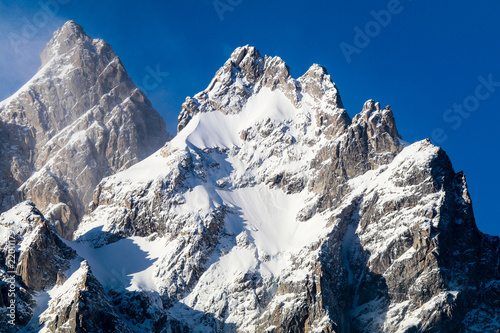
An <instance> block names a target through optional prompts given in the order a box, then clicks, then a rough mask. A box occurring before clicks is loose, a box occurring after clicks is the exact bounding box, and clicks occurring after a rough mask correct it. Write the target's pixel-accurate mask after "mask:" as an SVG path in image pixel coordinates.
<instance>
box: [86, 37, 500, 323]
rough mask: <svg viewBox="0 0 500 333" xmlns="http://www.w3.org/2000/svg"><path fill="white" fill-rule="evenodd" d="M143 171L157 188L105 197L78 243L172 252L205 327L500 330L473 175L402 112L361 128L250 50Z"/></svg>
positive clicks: (165, 261) (228, 67)
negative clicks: (139, 242) (420, 136)
mask: <svg viewBox="0 0 500 333" xmlns="http://www.w3.org/2000/svg"><path fill="white" fill-rule="evenodd" d="M136 167H137V170H142V171H145V173H146V174H148V175H149V176H148V177H137V176H135V173H134V169H135V167H132V168H131V169H130V170H129V171H126V172H123V173H120V174H118V175H116V176H113V177H109V178H107V179H105V180H104V181H103V182H102V183H101V184H100V185H99V186H98V189H97V190H96V192H95V193H94V204H93V212H92V213H90V214H89V215H88V216H87V217H86V218H85V220H84V223H83V224H82V225H81V227H80V229H79V230H78V231H77V235H78V236H80V241H82V242H86V243H90V244H94V246H104V247H106V246H111V245H106V244H109V243H113V242H115V241H116V240H117V239H121V238H123V237H132V236H143V237H146V236H149V241H150V242H151V243H155V244H157V245H155V246H161V247H164V248H165V250H164V251H162V252H161V253H158V254H157V255H156V256H157V257H158V260H157V261H156V262H155V263H154V264H153V267H154V272H155V273H154V274H153V276H154V281H155V285H156V287H157V288H158V292H159V295H160V296H163V297H166V298H167V299H168V300H169V301H168V302H166V303H165V302H164V304H163V308H164V309H165V311H166V312H167V313H168V314H169V315H170V316H172V317H174V318H177V319H178V320H179V321H180V322H184V323H186V324H187V325H188V326H189V327H190V329H191V330H197V329H202V328H203V329H206V330H208V331H214V332H218V331H227V332H232V331H239V332H254V331H258V332H264V331H268V332H318V331H321V332H412V331H415V332H423V331H425V332H446V331H449V332H453V331H457V330H460V329H463V330H464V331H474V328H473V325H471V324H470V323H471V322H472V321H473V320H480V321H479V322H478V323H477V324H475V325H476V326H475V327H478V329H479V330H480V329H485V328H488V329H498V327H500V324H499V323H498V320H497V319H496V318H497V317H498V316H499V315H500V314H499V311H498V308H497V306H496V303H494V301H491V300H493V299H496V298H497V295H498V291H497V286H498V283H497V280H498V258H499V249H498V238H497V237H489V236H485V235H482V234H481V233H480V232H479V231H478V230H477V228H476V226H475V223H474V220H473V213H472V204H471V201H470V198H469V196H468V190H467V186H466V183H465V180H464V177H463V175H462V174H460V173H458V174H456V173H455V172H454V170H453V168H452V166H451V163H450V161H449V159H448V157H447V156H446V154H445V153H444V152H443V151H442V150H441V149H439V148H437V147H435V146H433V145H432V144H430V142H428V141H422V142H417V143H415V144H413V145H409V144H407V143H405V142H404V141H402V140H401V137H400V135H399V133H398V131H397V129H396V125H395V120H394V116H393V113H392V111H391V108H390V106H387V107H385V108H384V109H382V108H381V107H380V104H379V103H375V102H374V101H373V100H369V101H367V102H366V103H365V105H364V106H363V108H362V111H361V112H360V113H359V114H357V115H356V116H355V117H354V118H353V119H350V118H349V116H348V115H347V113H346V111H345V110H344V109H343V106H342V104H341V100H340V97H339V95H338V91H337V89H336V87H335V85H334V84H333V83H332V82H331V79H330V76H329V75H328V74H327V73H326V71H325V70H324V69H323V68H322V67H321V66H318V65H313V66H312V67H311V69H309V70H308V72H307V73H306V74H304V76H302V77H301V78H299V79H298V80H294V79H293V78H291V77H290V75H289V71H288V67H287V66H286V64H285V63H284V62H283V61H282V60H281V59H280V58H269V57H261V56H260V55H259V53H258V51H257V50H255V49H254V48H252V47H248V46H247V47H243V48H239V49H237V50H236V51H235V52H234V53H233V55H232V56H231V58H230V59H229V60H228V62H226V64H225V65H224V66H223V67H222V68H221V69H220V70H219V71H218V72H217V73H216V76H215V78H214V80H213V81H212V82H211V83H210V85H209V86H208V88H207V89H206V90H205V91H203V92H201V93H199V94H197V95H195V97H193V98H187V99H186V103H184V105H183V110H182V112H181V114H180V116H179V133H178V135H177V137H176V138H175V139H174V140H172V141H171V142H170V143H168V144H167V145H166V146H165V147H164V148H162V149H161V150H160V151H159V152H157V153H156V154H154V155H153V156H151V157H150V158H148V159H147V160H145V161H143V162H141V163H140V164H138V165H137V166H136ZM161 170H163V171H161ZM100 221H106V222H100ZM96 226H102V227H100V228H99V229H98V230H97V231H96V229H95V227H96ZM473 249H474V250H473ZM469 253H470V254H469ZM487 267H489V268H487ZM493 267H495V268H493ZM479 271H481V272H484V275H481V274H478V272H479ZM479 275H481V276H479ZM480 286H483V287H480ZM485 286H488V287H487V292H486V293H488V294H490V295H492V296H493V297H492V298H488V299H489V300H488V301H485V302H483V301H482V300H481V299H482V298H484V297H485V296H484V295H486V294H485V293H483V291H482V290H484V288H486V287H485ZM481 295H483V296H481ZM179 300H181V303H179V302H178V301H179ZM186 306H187V307H186ZM197 311H201V312H202V313H204V314H203V315H201V314H198V315H197ZM207 314H212V315H213V317H207ZM472 318H474V319H472ZM486 318H493V319H486ZM467 323H469V324H467Z"/></svg>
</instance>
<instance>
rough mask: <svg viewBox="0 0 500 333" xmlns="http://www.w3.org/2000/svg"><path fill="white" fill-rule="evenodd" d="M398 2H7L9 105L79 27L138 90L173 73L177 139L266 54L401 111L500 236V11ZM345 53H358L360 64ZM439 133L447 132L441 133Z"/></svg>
mask: <svg viewBox="0 0 500 333" xmlns="http://www.w3.org/2000/svg"><path fill="white" fill-rule="evenodd" d="M57 1H58V2H57ZM44 3H52V4H53V3H57V4H58V6H57V7H55V6H53V5H52V6H50V7H49V9H50V10H51V12H52V13H53V15H52V14H51V15H50V16H51V17H50V20H49V21H46V20H44V14H43V6H42V4H44ZM214 3H216V4H218V5H219V8H220V9H219V13H218V12H217V9H216V7H215V5H214ZM224 4H225V6H224ZM393 4H394V1H392V0H391V1H360V0H358V1H336V0H328V1H278V0H274V1H272V0H220V1H216V2H214V1H213V0H198V1H195V0H183V1H167V0H162V1H147V0H144V1H127V0H122V1H104V0H99V1H96V0H88V1H77V0H41V1H1V2H0V45H1V46H0V52H1V57H0V77H1V80H0V99H4V98H6V97H8V96H9V95H10V94H12V93H13V92H15V91H16V90H17V89H18V88H19V87H21V86H22V85H23V84H24V83H25V82H26V81H27V80H28V79H29V78H30V77H31V76H32V75H33V74H34V73H35V72H36V70H37V68H38V66H39V65H40V60H39V54H40V53H41V51H42V50H43V47H44V46H45V44H46V43H47V41H48V40H49V39H50V37H51V36H52V32H53V31H54V30H55V29H56V28H57V27H58V26H60V25H62V24H63V23H64V22H65V21H66V20H69V19H72V20H75V21H76V22H77V23H79V24H80V25H82V26H83V27H84V29H85V31H86V32H87V34H89V35H90V36H92V37H99V38H103V39H105V40H106V41H107V42H108V43H110V44H111V45H112V47H113V48H114V50H115V52H116V53H117V55H118V56H119V57H120V58H121V59H122V61H123V63H124V64H125V67H126V69H127V70H128V72H129V74H130V76H131V77H132V78H133V80H134V81H135V82H136V84H137V85H139V86H143V81H144V78H145V77H147V75H148V68H150V69H156V68H157V67H158V68H159V70H160V71H161V72H167V73H169V75H168V76H167V77H161V82H159V84H158V86H157V87H155V89H150V90H149V91H146V93H147V94H148V96H149V98H150V99H151V101H152V102H153V105H154V106H155V108H156V109H157V110H158V111H159V112H160V114H161V115H162V116H163V117H164V118H165V121H166V122H167V126H168V129H169V130H170V131H171V132H174V130H175V126H176V117H177V115H178V113H179V111H180V108H181V104H182V102H183V101H184V99H185V97H186V96H192V95H194V94H195V93H197V92H198V91H200V90H203V89H204V88H205V87H206V86H207V85H208V83H209V82H210V80H211V78H212V77H213V75H214V73H215V71H216V70H217V69H218V68H219V67H220V66H222V64H223V63H224V62H225V60H226V59H227V58H228V57H229V55H230V54H231V52H232V50H233V49H234V48H236V47H238V46H241V45H245V44H250V45H254V46H256V47H257V48H258V49H259V50H260V51H261V53H262V54H267V55H270V56H275V55H279V56H280V57H281V58H283V59H284V60H285V61H286V62H287V63H288V65H289V66H290V68H291V72H292V75H293V76H294V77H296V78H297V77H299V76H301V75H302V74H303V73H304V72H305V71H306V70H307V69H308V68H309V66H310V65H311V64H312V63H319V64H321V65H323V66H324V67H326V68H327V69H328V71H329V73H330V74H331V76H332V78H333V80H334V81H335V82H336V83H337V85H338V87H339V89H340V93H341V96H342V99H343V101H344V105H345V107H346V109H347V111H348V112H349V114H350V115H351V116H353V115H355V114H356V113H357V112H359V111H360V109H361V107H362V105H363V103H364V101H365V100H367V99H370V98H373V99H375V100H376V101H380V103H381V104H383V105H386V104H390V105H391V106H392V109H393V111H394V114H395V116H396V121H397V124H398V128H399V131H400V133H401V134H402V136H403V138H404V139H405V140H407V141H410V142H414V141H417V140H421V139H424V138H427V137H430V138H432V139H433V141H434V143H436V144H438V145H441V146H442V147H443V148H444V149H445V150H446V151H447V153H448V154H449V155H450V157H451V159H452V162H453V164H454V167H455V169H456V170H457V171H458V170H464V171H465V173H466V175H467V180H468V184H469V188H470V191H471V195H472V199H473V203H474V209H475V214H476V220H477V223H478V225H479V227H480V229H481V230H482V231H484V232H487V233H491V234H495V235H500V223H499V222H500V219H499V218H498V212H497V208H498V207H499V204H498V202H497V199H498V193H499V190H500V177H499V174H498V166H499V162H500V157H499V148H498V144H499V141H500V140H499V138H498V125H499V123H500V116H499V112H500V110H499V105H500V103H499V102H500V87H498V86H490V87H489V89H490V90H489V91H488V90H487V89H488V88H486V87H484V86H483V87H480V88H477V87H478V86H479V85H480V84H481V82H482V81H481V80H480V79H479V78H480V77H482V78H484V79H485V80H488V79H489V77H490V79H491V80H493V81H495V82H500V37H499V36H500V24H499V23H498V15H499V14H500V3H498V2H493V1H472V0H470V1H463V0H457V1H453V2H440V1H410V0H401V1H400V5H399V6H395V7H393ZM388 9H391V10H392V14H391V17H390V22H389V23H387V22H384V24H383V25H382V24H380V23H374V22H375V18H374V15H373V12H372V11H374V12H376V13H379V12H380V11H381V10H388ZM41 13H42V14H41ZM45 13H46V12H45ZM45 16H46V17H47V16H49V15H48V14H46V15H45ZM33 26H34V27H35V29H31V30H30V29H29V28H33ZM356 27H357V28H356ZM358 28H359V30H361V31H363V32H366V31H367V30H366V29H368V38H369V41H367V40H366V39H365V40H361V39H360V40H357V41H355V37H356V35H357V32H356V30H355V29H358ZM23 33H24V34H25V35H27V36H28V34H29V36H28V38H26V39H22V41H23V43H22V44H16V43H12V42H11V40H16V41H19V39H16V38H24V37H23ZM14 36H17V37H14ZM24 42H26V43H24ZM356 42H357V43H356ZM342 43H345V44H342ZM341 44H342V45H344V46H345V47H349V46H347V44H349V45H350V46H352V47H357V49H356V53H352V54H351V55H350V62H348V61H347V58H346V57H345V54H344V52H343V51H342V49H341V47H340V45H341ZM351 50H352V49H351ZM477 89H479V90H477ZM476 96H477V97H476ZM478 97H479V98H478ZM464 102H465V104H466V106H467V108H468V109H469V110H472V111H470V112H469V111H467V110H466V109H465V108H464V109H463V110H464V111H465V112H462V114H459V113H457V112H455V111H453V107H454V104H457V105H460V104H462V105H463V104H464ZM448 109H450V111H447V110H448ZM444 117H448V118H447V119H445V118H444ZM436 128H440V129H441V132H440V133H439V135H434V136H433V131H434V130H435V129H436Z"/></svg>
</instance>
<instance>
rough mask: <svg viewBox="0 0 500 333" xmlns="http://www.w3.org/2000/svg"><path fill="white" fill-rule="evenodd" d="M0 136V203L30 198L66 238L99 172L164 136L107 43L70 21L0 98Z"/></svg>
mask: <svg viewBox="0 0 500 333" xmlns="http://www.w3.org/2000/svg"><path fill="white" fill-rule="evenodd" d="M0 135H1V142H2V144H1V145H0V153H1V154H2V156H3V158H2V161H1V163H0V168H1V170H2V172H1V176H0V185H1V186H0V201H1V210H2V211H5V210H7V209H9V208H10V207H12V206H13V205H14V204H15V203H16V202H17V201H21V200H24V199H30V200H32V201H33V202H34V203H35V204H36V205H37V207H38V208H39V209H40V210H41V211H42V212H43V213H44V214H45V215H46V216H47V218H49V219H50V221H52V223H54V224H55V225H56V228H57V231H58V233H59V235H61V236H63V237H64V238H67V239H71V238H72V233H73V231H74V230H75V229H76V227H77V224H78V222H79V221H80V219H81V218H82V217H83V215H84V213H85V210H86V206H87V205H88V204H89V203H90V202H91V201H92V191H93V189H94V188H95V186H96V185H97V184H98V183H99V182H100V180H101V179H102V178H103V177H105V176H108V175H111V174H113V173H115V172H118V171H120V170H124V169H126V168H128V167H129V166H131V165H133V164H134V163H136V162H138V161H139V160H141V159H143V158H144V157H146V156H148V155H149V154H150V153H152V152H154V151H155V150H157V149H158V148H159V147H161V146H162V145H163V144H164V143H165V141H167V139H168V138H169V137H168V134H167V133H166V132H165V124H164V122H163V120H162V119H161V117H160V116H159V115H158V113H157V112H156V111H155V110H154V109H153V108H152V106H151V103H150V102H149V101H148V99H147V98H146V96H145V95H144V94H143V93H142V92H141V91H140V90H139V89H137V88H136V87H135V85H134V84H133V82H132V80H131V79H130V78H129V77H128V75H127V72H126V71H125V69H124V67H123V65H122V63H121V61H120V59H119V58H118V57H117V56H116V55H115V54H114V52H113V50H112V49H111V47H110V46H109V45H108V44H107V43H106V42H104V41H103V40H100V39H92V38H90V37H88V36H87V35H86V34H85V33H84V31H83V29H82V27H80V26H79V25H77V24H76V23H75V22H73V21H69V22H67V23H66V24H65V25H64V26H63V27H61V28H60V29H59V30H57V31H56V32H55V33H54V37H53V38H52V40H51V41H50V42H49V43H48V44H47V47H46V48H45V50H44V51H43V53H42V66H41V67H40V69H39V70H38V72H37V74H36V75H35V76H34V77H33V78H32V79H31V80H30V81H29V82H28V83H27V84H26V85H24V86H23V87H22V88H21V89H20V90H19V91H18V92H16V93H15V94H14V95H13V96H11V97H10V98H8V99H7V100H5V101H3V102H1V103H0ZM18 189H19V190H18Z"/></svg>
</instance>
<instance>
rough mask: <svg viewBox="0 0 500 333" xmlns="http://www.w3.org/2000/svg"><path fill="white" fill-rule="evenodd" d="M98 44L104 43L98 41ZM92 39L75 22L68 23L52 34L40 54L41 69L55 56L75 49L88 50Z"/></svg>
mask: <svg viewBox="0 0 500 333" xmlns="http://www.w3.org/2000/svg"><path fill="white" fill-rule="evenodd" d="M99 43H103V44H104V41H102V40H99ZM91 46H92V38H90V37H89V36H87V35H86V34H85V32H84V31H83V28H82V27H81V26H80V25H78V24H77V23H76V22H75V21H68V22H66V23H65V24H64V25H63V26H62V27H60V28H59V29H57V31H55V32H54V35H53V37H52V39H51V40H50V41H49V42H48V43H47V46H46V47H45V49H44V50H43V52H42V55H41V58H42V67H43V66H45V65H46V64H47V63H48V62H49V61H50V60H52V59H53V58H54V57H56V56H60V55H67V54H69V53H70V51H71V50H72V49H74V48H75V47H83V48H89V47H91Z"/></svg>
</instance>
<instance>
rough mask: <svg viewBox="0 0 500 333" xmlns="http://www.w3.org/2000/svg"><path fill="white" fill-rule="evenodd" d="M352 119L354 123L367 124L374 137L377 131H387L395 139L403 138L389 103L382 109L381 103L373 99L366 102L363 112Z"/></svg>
mask: <svg viewBox="0 0 500 333" xmlns="http://www.w3.org/2000/svg"><path fill="white" fill-rule="evenodd" d="M352 121H353V123H359V124H361V125H362V126H367V129H368V135H369V137H373V136H375V135H376V134H377V133H387V134H389V135H390V136H391V137H392V138H393V139H394V140H396V139H398V138H401V135H400V134H399V133H398V130H397V128H396V121H395V120H394V115H393V113H392V110H391V106H390V105H387V106H386V107H385V108H384V109H383V110H381V109H380V103H379V102H375V101H374V100H373V99H369V100H367V101H366V102H365V104H364V105H363V109H362V110H361V112H360V113H358V114H357V115H356V116H354V118H353V120H352ZM363 124H364V125H363Z"/></svg>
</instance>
